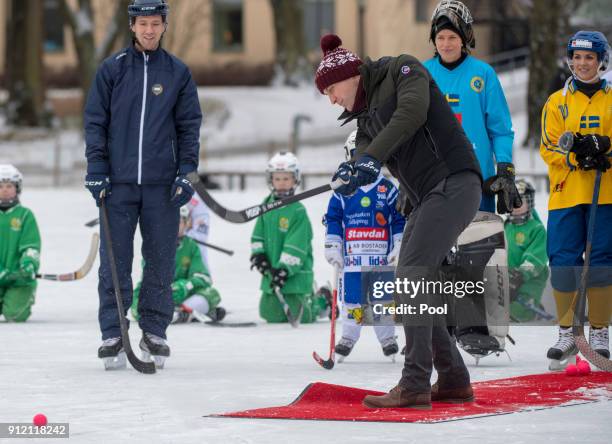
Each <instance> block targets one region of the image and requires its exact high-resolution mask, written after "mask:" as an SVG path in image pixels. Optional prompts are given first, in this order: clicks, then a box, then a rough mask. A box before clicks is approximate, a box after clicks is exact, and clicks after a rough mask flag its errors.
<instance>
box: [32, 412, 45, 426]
mask: <svg viewBox="0 0 612 444" xmlns="http://www.w3.org/2000/svg"><path fill="white" fill-rule="evenodd" d="M32 422H33V423H34V425H35V426H36V427H42V426H46V425H47V417H46V416H45V415H43V414H42V413H37V414H36V415H34V419H33V420H32Z"/></svg>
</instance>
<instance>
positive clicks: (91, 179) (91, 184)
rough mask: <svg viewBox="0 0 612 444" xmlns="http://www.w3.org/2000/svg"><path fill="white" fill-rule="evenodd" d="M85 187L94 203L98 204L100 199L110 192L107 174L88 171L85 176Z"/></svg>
mask: <svg viewBox="0 0 612 444" xmlns="http://www.w3.org/2000/svg"><path fill="white" fill-rule="evenodd" d="M85 188H87V189H88V190H89V192H90V193H91V195H92V196H93V198H94V199H95V200H96V205H97V206H100V199H101V198H102V197H103V196H104V197H108V196H109V195H110V193H111V183H110V177H108V174H96V173H88V174H87V175H86V176H85Z"/></svg>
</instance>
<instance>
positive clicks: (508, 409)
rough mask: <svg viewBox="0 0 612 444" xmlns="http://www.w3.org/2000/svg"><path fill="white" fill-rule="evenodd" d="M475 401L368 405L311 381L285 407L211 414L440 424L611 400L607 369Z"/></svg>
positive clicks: (480, 390) (504, 382)
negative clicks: (424, 407)
mask: <svg viewBox="0 0 612 444" xmlns="http://www.w3.org/2000/svg"><path fill="white" fill-rule="evenodd" d="M473 387H474V393H475V396H476V400H475V401H474V402H471V403H466V404H443V403H433V408H432V410H415V409H368V408H366V407H364V406H362V405H361V401H362V400H363V398H364V397H365V396H366V395H369V394H381V393H380V392H376V391H372V390H363V389H358V388H353V387H345V386H342V385H333V384H325V383H322V382H315V383H312V384H309V385H308V386H307V387H306V388H305V389H304V391H303V392H302V393H301V394H300V396H298V398H297V399H296V400H295V401H293V402H292V403H291V404H289V405H287V406H280V407H267V408H260V409H252V410H244V411H241V412H230V413H223V414H220V415H211V416H216V417H232V418H266V419H308V420H325V421H373V422H377V421H380V422H421V423H430V422H444V421H455V420H460V419H468V418H475V417H483V416H493V415H503V414H508V413H515V412H522V411H528V410H540V409H546V408H552V407H558V406H568V405H577V404H583V403H588V402H597V401H609V400H612V373H606V372H594V373H591V374H590V375H588V376H576V377H569V376H566V375H565V374H564V373H545V374H541V375H528V376H520V377H516V378H506V379H495V380H491V381H483V382H477V383H474V384H473Z"/></svg>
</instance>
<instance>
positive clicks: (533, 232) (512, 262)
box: [504, 217, 548, 280]
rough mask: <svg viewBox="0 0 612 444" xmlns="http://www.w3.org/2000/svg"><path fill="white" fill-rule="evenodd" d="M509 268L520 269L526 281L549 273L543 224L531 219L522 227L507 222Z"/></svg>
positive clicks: (505, 226)
mask: <svg viewBox="0 0 612 444" xmlns="http://www.w3.org/2000/svg"><path fill="white" fill-rule="evenodd" d="M504 231H505V233H506V239H507V240H508V267H509V268H518V269H519V270H520V272H521V273H522V274H523V278H524V279H525V280H529V279H532V278H535V277H537V276H539V275H541V274H545V273H546V274H547V273H548V256H547V255H546V229H545V228H544V225H542V222H540V221H539V220H538V219H536V218H534V217H531V218H529V220H528V221H527V222H525V223H524V224H522V225H517V224H513V223H511V222H509V221H506V223H505V225H504Z"/></svg>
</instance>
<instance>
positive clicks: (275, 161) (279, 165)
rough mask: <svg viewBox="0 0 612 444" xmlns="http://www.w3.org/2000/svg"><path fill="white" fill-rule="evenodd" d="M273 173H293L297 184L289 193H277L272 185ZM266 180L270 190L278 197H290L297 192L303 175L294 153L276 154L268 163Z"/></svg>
mask: <svg viewBox="0 0 612 444" xmlns="http://www.w3.org/2000/svg"><path fill="white" fill-rule="evenodd" d="M272 173H292V174H293V178H294V179H295V184H294V185H293V188H292V189H291V190H289V191H287V192H280V193H279V192H277V191H275V190H274V186H273V185H272ZM266 175H267V176H266V180H267V182H268V188H270V190H271V191H272V192H273V193H274V194H275V195H276V196H277V197H283V196H290V195H292V194H293V193H294V192H295V189H296V188H297V187H298V185H299V184H300V182H301V179H302V175H301V173H300V166H299V165H298V160H297V157H295V155H294V154H293V153H286V152H284V151H281V152H280V153H277V154H275V155H274V156H272V158H271V159H270V160H269V161H268V168H266Z"/></svg>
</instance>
